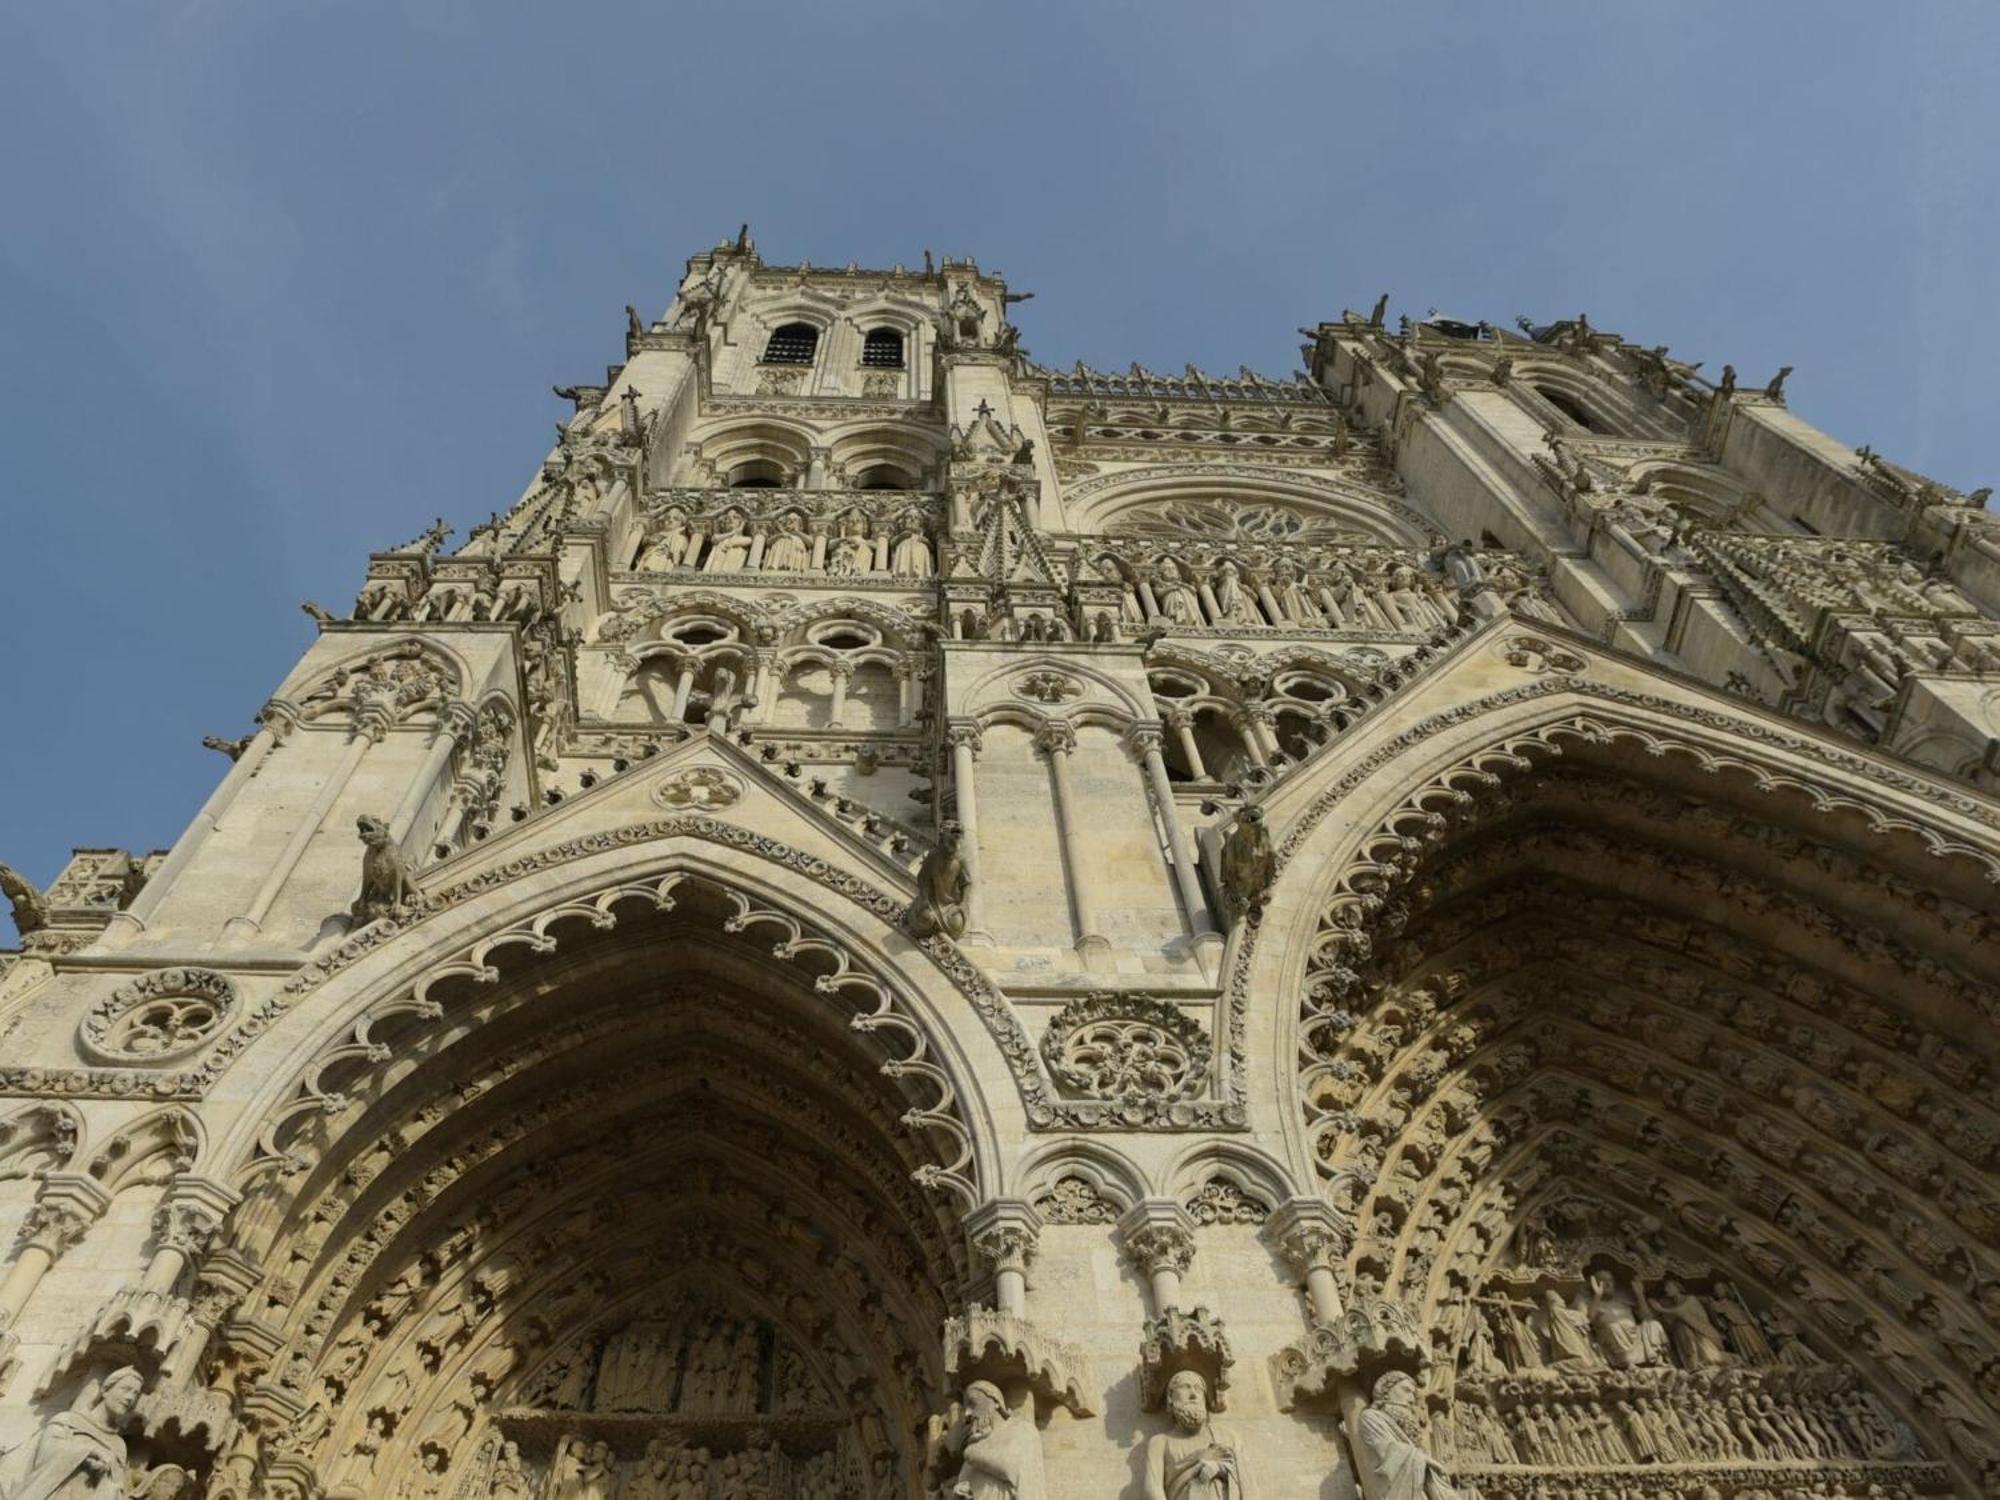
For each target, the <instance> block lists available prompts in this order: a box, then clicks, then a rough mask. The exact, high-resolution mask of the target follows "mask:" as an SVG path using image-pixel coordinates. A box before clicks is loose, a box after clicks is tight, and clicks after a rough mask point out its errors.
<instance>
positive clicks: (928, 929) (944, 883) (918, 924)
mask: <svg viewBox="0 0 2000 1500" xmlns="http://www.w3.org/2000/svg"><path fill="white" fill-rule="evenodd" d="M971 889H972V875H971V873H970V872H969V871H968V870H967V869H966V867H965V830H964V829H963V828H961V827H959V825H958V824H957V823H946V824H945V825H944V827H943V828H941V829H939V830H938V841H937V847H936V848H934V849H932V850H931V852H930V853H929V854H926V855H925V856H924V862H923V864H922V865H921V866H920V867H919V868H918V870H917V899H916V900H915V901H912V902H911V903H910V931H911V932H912V933H913V934H914V935H916V936H917V937H920V938H926V937H932V936H934V935H936V934H937V933H940V932H941V933H943V934H945V935H946V936H947V937H954V938H955V937H962V936H964V934H965V898H966V894H967V893H968V892H969V891H970V890H971Z"/></svg>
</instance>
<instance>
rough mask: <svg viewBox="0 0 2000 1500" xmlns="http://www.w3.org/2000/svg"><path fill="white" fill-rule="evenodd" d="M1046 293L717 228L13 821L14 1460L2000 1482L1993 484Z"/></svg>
mask: <svg viewBox="0 0 2000 1500" xmlns="http://www.w3.org/2000/svg"><path fill="white" fill-rule="evenodd" d="M1018 300H1019V298H1018V297H1017V296H1015V295H1012V294H1010V293H1009V292H1008V290H1007V287H1006V285H1005V283H1004V282H1003V281H1002V280H1001V278H1000V277H999V276H998V275H996V274H994V273H992V272H987V271H982V270H980V269H979V268H978V266H977V265H975V264H974V263H973V262H971V261H969V260H959V259H950V258H947V259H943V260H941V261H936V262H933V261H932V260H931V259H930V258H929V257H928V256H926V257H925V261H924V264H923V266H922V268H921V269H906V268H905V267H903V266H896V267H894V268H891V269H887V270H880V269H878V270H867V269H862V268H859V267H855V266H851V265H850V266H847V267H845V268H837V269H836V268H825V267H817V266H810V265H771V264H766V263H765V262H764V261H763V259H762V258H761V257H760V256H759V254H758V253H757V250H756V248H755V246H754V244H753V243H752V242H751V240H750V238H749V236H748V234H747V233H745V234H743V235H741V236H738V237H737V238H735V239H733V240H731V241H729V242H726V243H724V244H722V245H719V246H717V247H716V248H715V249H714V250H713V251H710V252H708V253H705V254H701V255H697V256H695V257H694V258H693V259H692V260H691V261H689V262H688V269H687V274H686V277H685V279H684V280H683V281H682V282H681V284H680V286H679V287H678V289H677V290H676V291H675V293H674V295H673V297H672V299H671V301H670V303H669V304H668V306H667V307H666V308H665V310H664V312H663V313H662V314H661V315H660V316H659V317H658V318H657V319H649V318H647V317H645V316H644V315H642V314H641V313H639V312H637V311H633V310H628V314H627V328H626V330H625V333H624V346H623V358H622V360H621V361H620V362H619V363H617V364H615V365H612V366H611V367H610V368H609V369H608V370H607V371H606V372H605V374H604V375H603V376H602V377H601V378H599V379H597V380H595V381H592V382H590V383H581V382H580V383H577V384H573V385H566V386H563V387H561V388H559V389H558V392H557V394H558V396H559V397H561V398H563V403H564V404H563V407H562V412H561V414H562V417H563V420H562V421H561V423H560V424H559V433H560V435H559V438H558V440H557V441H556V442H555V444H554V446H553V447H552V448H551V450H550V451H549V453H548V455H547V458H546V459H545V460H544V461H543V463H542V465H541V467H540V469H539V470H538V471H537V472H536V473H534V474H533V475H532V476H530V477H529V478H528V481H527V483H526V484H525V486H524V488H523V490H522V492H521V495H520V497H519V499H518V500H516V501H514V502H513V503H512V504H509V505H507V506H505V508H503V509H501V510H499V511H497V512H496V513H495V514H494V516H493V518H492V519H491V520H490V521H488V522H486V523H485V524H482V525H478V526H474V527H472V528H471V529H470V531H469V534H465V535H462V536H457V535H453V534H452V533H451V532H450V529H449V528H447V527H446V526H445V525H443V524H442V523H439V524H437V525H435V526H432V527H430V528H429V529H427V530H420V531H419V532H418V534H417V535H416V536H415V537H414V539H413V540H410V541H408V542H406V543H403V544H402V545H399V546H391V547H389V548H388V549H387V550H384V551H381V552H377V553H375V554H374V555H373V556H372V557H370V558H369V559H368V562H367V570H366V575H365V577H360V576H359V569H358V567H357V585H358V597H357V598H356V599H355V601H354V603H353V605H352V607H351V608H346V609H338V610H329V609H323V608H321V607H320V606H318V605H316V604H314V605H309V606H308V609H309V612H310V613H311V614H312V615H313V616H314V619H315V622H316V627H315V635H314V638H313V640H312V644H311V645H310V647H309V648H308V649H307V650H306V651H305V653H304V655H303V657H302V658H301V659H300V660H299V662H298V664H297V666H296V667H295V668H294V669H293V670H292V672H291V673H290V675H288V676H287V677H285V678H284V680H283V681H282V682H279V683H276V684H274V687H273V691H272V694H271V696H270V698H269V700H268V701H267V702H265V703H264V704H263V705H262V707H261V708H255V705H248V704H246V705H245V709H246V714H247V713H248V712H249V711H250V710H251V709H253V708H255V714H254V720H250V721H248V722H246V724H245V725H244V726H243V729H242V732H241V734H240V737H238V736H237V735H236V734H234V733H229V732H225V733H222V734H219V735H218V736H217V737H216V738H214V739H213V740H211V741H210V742H209V743H210V744H211V745H212V746H213V748H214V749H215V750H217V751H218V752H219V754H218V759H217V770H218V773H219V776H218V780H217V784H216V787H215V790H214V793H213V795H212V796H210V797H209V799H208V801H207V802H206V804H205V805H204V806H203V807H202V808H201V810H200V813H199V814H198V816H196V818H195V819H194V821H193V822H192V823H191V824H190V825H189V827H188V828H187V830H186V831H185V832H184V833H182V834H181V835H180V837H179V839H178V841H177V842H176V843H175V844H174V845H173V847H172V848H171V849H169V850H164V851H158V852H154V853H144V852H132V851H127V850H122V849H108V848H90V849H81V850H78V851H77V852H76V854H75V856H74V858H73V860H72V861H71V863H70V864H69V865H68V867H67V868H66V869H65V870H64V871H63V872H62V873H61V874H60V876H59V877H58V878H57V879H56V880H55V881H54V883H53V884H51V885H50V886H49V887H48V888H47V889H39V888H37V887H36V886H35V885H34V884H33V883H31V882H30V881H28V880H26V879H24V878H22V877H21V875H20V874H19V873H18V872H16V871H14V870H11V869H5V868H4V867H0V879H4V883H5V889H6V893H7V895H8V896H9V897H10V899H11V901H12V904H13V908H14V912H15V919H16V922H17V923H18V925H19V927H20V930H21V933H22V941H21V946H20V949H19V951H18V952H10V953H7V954H6V955H4V956H0V1234H4V1236H5V1239H4V1242H0V1254H4V1261H3V1262H0V1500H81V1497H92V1500H101V1497H113V1496H126V1495H142V1496H151V1497H155V1500H166V1497H172V1496H185V1497H190V1500H192V1497H205V1500H262V1497H269V1500H375V1497H381V1500H418V1497H421V1500H446V1497H449V1500H475V1497H482V1500H483V1497H494V1500H501V1497H505V1500H1086V1497H1087V1500H1350V1497H1352V1500H1453V1497H1457V1496H1466V1497H1471V1496H1475V1495H1476V1496H1483V1497H1487V1500H1503V1497H1521V1500H1545V1497H1546V1500H1562V1497H1595V1500H1635V1497H1673V1500H1808V1497H1809V1500H1848V1497H1852V1500H1860V1497H1884V1500H1909V1497H1918V1496H1942V1495H1961V1496H1980V1495H1984V1496H1994V1495H2000V941H1996V939H2000V915H1996V913H2000V519H1996V517H1995V516H1994V515H1993V514H1991V513H1989V512H1988V510H1987V509H1986V508H1985V503H1984V502H1985V500H1986V498H1987V497H1986V495H1985V493H1984V492H1976V493H1972V494H1964V493H1960V492H1958V491H1955V490H1953V489H1950V488H1948V487H1946V486H1945V485H1943V484H1940V483H1938V482H1935V481H1933V480H1931V479H1928V478H1926V477H1924V476H1923V475H1921V474H1918V473H1915V472H1912V471H1911V470H1909V469H1907V468H1905V467H1903V466H1901V465H1899V464H1897V463H1896V462H1894V461H1893V460H1892V459H1890V458H1887V457H1885V456H1883V455H1881V454H1878V453H1875V452H1873V451H1871V450H1870V449H1867V448H1862V449H1859V450H1856V449H1855V448H1853V447H1850V446H1847V445H1845V444H1842V443H1839V442H1836V441H1834V440H1832V439H1830V438H1828V437H1827V436H1825V435H1824V434H1822V433H1820V432H1818V431H1816V430H1814V429H1813V428H1812V427H1810V426H1808V425H1807V424H1805V423H1804V422H1802V421H1800V420H1799V419H1798V418H1797V417H1795V416H1793V415H1792V413H1791V412H1790V411H1789V410H1788V409H1787V407H1786V404H1785V394H1784V375H1783V373H1782V372H1781V373H1780V374H1779V375H1778V376H1776V377H1775V378H1772V379H1770V380H1769V382H1768V383H1759V382H1758V381H1755V380H1747V381H1742V382H1739V380H1738V379H1737V376H1736V374H1735V372H1734V370H1732V369H1729V368H1727V367H1724V368H1722V369H1720V370H1719V371H1717V370H1708V369H1706V368H1705V367H1702V366H1698V365H1696V364H1694V363H1691V362H1689V361H1685V360H1682V359H1679V358H1677V357H1675V356H1673V355H1672V354H1670V353H1668V352H1667V350H1665V349H1664V348H1648V347H1642V346H1639V345H1636V344H1634V343H1631V342H1628V341H1627V340H1626V339H1624V338H1622V337H1620V336H1619V335H1617V334H1616V333H1613V332H1611V331H1610V330H1608V329H1602V328H1598V327H1596V326H1595V325H1594V324H1592V323H1591V322H1590V321H1589V320H1588V319H1587V318H1583V317H1578V318H1574V319H1568V320H1564V321H1559V322H1556V323H1553V324H1551V325H1548V326H1532V325H1528V324H1526V323H1525V322H1524V323H1523V324H1522V325H1521V326H1520V327H1518V328H1516V327H1513V326H1501V325H1496V324H1488V323H1467V322H1461V321H1457V320H1455V319H1449V318H1444V317H1440V316H1438V315H1435V314H1432V315H1430V316H1427V317H1424V318H1407V319H1398V318H1395V317H1393V316H1392V315H1391V314H1390V310H1389V307H1388V299H1387V298H1384V299H1383V300H1382V301H1381V302H1379V303H1375V304H1373V307H1372V310H1371V311H1366V312H1349V313H1346V314H1344V315H1342V316H1341V317H1339V318H1337V319H1335V320H1332V321H1327V322H1322V323H1320V324H1318V325H1317V326H1315V327H1313V328H1311V329H1308V330H1306V335H1307V343H1306V345H1305V348H1304V363H1305V368H1304V370H1303V371H1302V372H1301V373H1299V374H1296V375H1294V376H1291V377H1288V378H1284V379H1273V378H1266V377H1263V376H1260V375H1257V374H1254V373H1252V372H1250V371H1248V370H1243V371H1241V372H1239V373H1237V374H1233V375H1218V374H1209V373H1205V372H1202V371H1200V370H1197V369H1194V368H1192V367H1190V368H1188V369H1186V370H1184V371H1182V372H1179V373H1163V372H1157V371H1153V370H1148V369H1145V368H1143V367H1141V366H1138V365H1134V366H1132V367H1131V368H1130V369H1129V370H1125V371H1119V372H1105V371H1100V370H1095V369H1091V368H1087V367H1084V366H1078V367H1076V368H1073V369H1067V370H1058V369H1053V368H1046V367H1043V366H1041V365H1038V364H1037V363H1035V362H1034V361H1033V360H1032V359H1031V358H1030V356H1029V354H1028V352H1027V351H1026V350H1025V349H1024V348H1022V347H1021V346H1020V343H1019V332H1018V330H1017V329H1016V327H1015V326H1014V325H1013V323H1012V322H1011V321H1010V312H1011V308H1012V304H1013V303H1015V302H1016V301H1018ZM411 505H412V512H413V513H412V517H411V527H412V529H416V528H419V527H421V526H422V524H423V522H424V520H425V519H427V517H426V516H425V515H424V513H423V508H422V502H421V499H420V497H412V500H411ZM217 728H218V730H224V731H228V730H229V726H221V725H218V726H217ZM10 795H14V796H21V795H26V793H24V792H23V791H22V790H21V789H19V788H16V789H14V790H13V791H12V792H11V793H10Z"/></svg>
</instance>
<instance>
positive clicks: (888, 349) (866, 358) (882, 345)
mask: <svg viewBox="0 0 2000 1500" xmlns="http://www.w3.org/2000/svg"><path fill="white" fill-rule="evenodd" d="M861 363H862V364H864V365H867V366H869V367H870V368H871V369H876V370H900V369H902V368H903V336H902V334H900V333H898V332H897V331H896V330H895V329H893V328H871V329H869V330H868V336H867V337H866V338H865V339H863V340H862V341H861Z"/></svg>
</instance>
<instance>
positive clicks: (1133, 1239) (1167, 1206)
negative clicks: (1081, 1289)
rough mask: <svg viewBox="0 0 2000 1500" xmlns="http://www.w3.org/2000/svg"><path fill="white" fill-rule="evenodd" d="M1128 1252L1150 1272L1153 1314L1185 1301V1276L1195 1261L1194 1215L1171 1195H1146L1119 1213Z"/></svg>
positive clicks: (1137, 1264)
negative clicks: (1147, 1196)
mask: <svg viewBox="0 0 2000 1500" xmlns="http://www.w3.org/2000/svg"><path fill="white" fill-rule="evenodd" d="M1118 1234H1119V1238H1121V1239H1122V1240H1123V1241H1124V1242H1125V1253H1126V1254H1127V1255H1129V1256H1131V1257H1132V1263H1133V1264H1134V1265H1136V1266H1137V1267H1138V1268H1139V1269H1140V1270H1141V1271H1144V1272H1145V1273H1146V1280H1147V1282H1148V1283H1149V1284H1150V1285H1151V1287H1152V1292H1153V1316H1154V1317H1156V1318H1157V1317H1160V1316H1161V1315H1163V1314H1165V1313H1168V1312H1171V1311H1173V1310H1174V1309H1175V1308H1177V1307H1179V1306H1180V1302H1181V1277H1183V1276H1185V1275H1186V1274H1187V1268H1188V1267H1189V1266H1191V1265H1193V1264H1194V1218H1193V1216H1192V1215H1191V1214H1189V1213H1188V1211H1187V1210H1186V1209H1185V1208H1183V1207H1182V1206H1181V1205H1180V1204H1178V1203H1176V1202H1174V1201H1173V1200H1172V1199H1171V1198H1145V1199H1142V1200H1140V1201H1139V1202H1138V1203H1135V1204H1133V1205H1132V1207H1131V1208H1129V1209H1128V1210H1126V1212H1125V1213H1124V1214H1123V1215H1121V1216H1120V1217H1119V1220H1118Z"/></svg>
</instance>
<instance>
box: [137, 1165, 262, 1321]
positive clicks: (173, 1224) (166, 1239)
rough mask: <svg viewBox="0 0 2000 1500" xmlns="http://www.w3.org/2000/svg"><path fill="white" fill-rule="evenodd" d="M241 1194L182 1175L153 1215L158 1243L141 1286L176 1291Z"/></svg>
mask: <svg viewBox="0 0 2000 1500" xmlns="http://www.w3.org/2000/svg"><path fill="white" fill-rule="evenodd" d="M241 1200H242V1194H240V1193H237V1192H235V1191H234V1190H232V1189H230V1188H227V1187H224V1186H223V1185H222V1184H221V1183H219V1182H211V1181H209V1180H208V1179H207V1178H202V1177H183V1178H179V1179H177V1180H176V1181H175V1182H174V1185H173V1186H172V1187H171V1188H169V1189H168V1190H167V1197H166V1201H165V1202H163V1203H162V1204H161V1205H160V1211H159V1213H158V1214H156V1215H155V1216H154V1219H153V1227H154V1231H155V1235H154V1237H155V1241H156V1244H155V1247H154V1250H153V1258H152V1260H151V1261H149V1262H148V1263H147V1266H146V1274H145V1276H144V1278H143V1279H142V1280H141V1281H140V1283H139V1285H140V1288H141V1290H143V1291H148V1292H159V1293H161V1294H165V1293H168V1292H171V1291H173V1289H174V1287H175V1285H176V1284H177V1283H178V1282H179V1281H180V1279H181V1272H182V1271H184V1270H185V1269H187V1265H188V1262H189V1261H191V1260H195V1259H198V1258H199V1257H200V1255H201V1253H202V1251H204V1250H205V1249H207V1248H208V1244H209V1241H211V1240H212V1239H214V1238H215V1236H216V1234H217V1233H218V1232H219V1231H220V1230H221V1228H222V1225H223V1221H224V1220H225V1219H227V1218H228V1217H229V1211H230V1209H232V1208H234V1207H235V1206H236V1205H237V1203H239V1202H240V1201H241Z"/></svg>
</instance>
